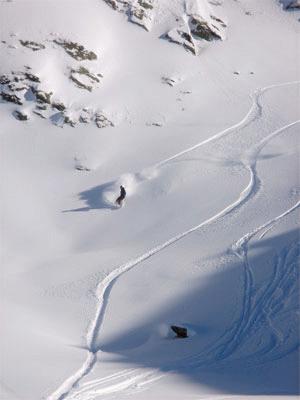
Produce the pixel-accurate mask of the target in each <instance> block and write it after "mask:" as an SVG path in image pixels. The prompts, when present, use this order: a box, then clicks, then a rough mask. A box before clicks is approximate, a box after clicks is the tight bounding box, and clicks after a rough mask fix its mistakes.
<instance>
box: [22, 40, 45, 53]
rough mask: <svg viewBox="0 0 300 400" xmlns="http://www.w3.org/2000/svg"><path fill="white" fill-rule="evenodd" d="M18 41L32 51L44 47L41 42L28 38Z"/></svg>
mask: <svg viewBox="0 0 300 400" xmlns="http://www.w3.org/2000/svg"><path fill="white" fill-rule="evenodd" d="M20 43H21V45H22V46H24V47H27V48H28V49H31V50H33V51H37V50H42V49H45V48H46V47H45V46H44V45H43V44H41V43H37V42H32V41H30V40H20Z"/></svg>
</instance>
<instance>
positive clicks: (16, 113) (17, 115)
mask: <svg viewBox="0 0 300 400" xmlns="http://www.w3.org/2000/svg"><path fill="white" fill-rule="evenodd" d="M13 115H14V116H15V118H16V119H18V120H19V121H27V120H28V115H27V114H26V113H25V112H23V111H20V110H15V111H14V112H13Z"/></svg>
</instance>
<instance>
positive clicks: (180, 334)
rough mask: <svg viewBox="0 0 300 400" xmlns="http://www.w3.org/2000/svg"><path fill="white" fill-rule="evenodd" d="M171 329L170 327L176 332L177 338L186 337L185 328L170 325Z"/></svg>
mask: <svg viewBox="0 0 300 400" xmlns="http://www.w3.org/2000/svg"><path fill="white" fill-rule="evenodd" d="M171 329H172V331H173V332H175V333H176V335H177V337H178V338H181V339H183V338H187V337H188V334H187V329H186V328H183V327H181V326H176V325H172V326H171Z"/></svg>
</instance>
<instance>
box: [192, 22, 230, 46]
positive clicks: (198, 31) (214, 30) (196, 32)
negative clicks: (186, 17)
mask: <svg viewBox="0 0 300 400" xmlns="http://www.w3.org/2000/svg"><path fill="white" fill-rule="evenodd" d="M189 23H190V29H191V33H192V35H193V36H194V37H195V38H197V39H204V40H207V41H212V40H218V39H222V35H221V33H220V31H219V28H218V27H217V26H213V25H211V24H209V23H208V22H207V21H204V20H202V19H201V18H200V17H192V18H191V19H190V21H189Z"/></svg>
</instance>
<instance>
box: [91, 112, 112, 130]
mask: <svg viewBox="0 0 300 400" xmlns="http://www.w3.org/2000/svg"><path fill="white" fill-rule="evenodd" d="M95 123H96V125H97V127H98V128H107V127H112V126H114V124H113V123H112V122H111V121H110V120H109V119H108V118H107V117H105V115H103V114H102V113H96V114H95Z"/></svg>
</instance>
